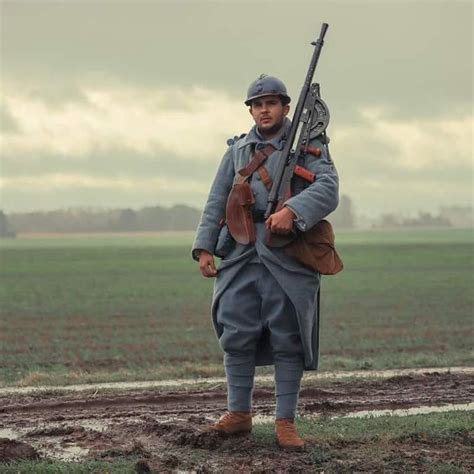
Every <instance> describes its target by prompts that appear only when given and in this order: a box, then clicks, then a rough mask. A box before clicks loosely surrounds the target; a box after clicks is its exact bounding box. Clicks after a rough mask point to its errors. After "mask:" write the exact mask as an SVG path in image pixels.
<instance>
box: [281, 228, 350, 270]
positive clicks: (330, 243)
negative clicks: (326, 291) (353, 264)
mask: <svg viewBox="0 0 474 474" xmlns="http://www.w3.org/2000/svg"><path fill="white" fill-rule="evenodd" d="M284 251H285V253H286V254H287V255H289V256H291V257H294V258H295V259H296V260H298V261H299V262H300V263H302V264H303V265H304V266H306V267H308V268H310V269H311V270H314V271H317V272H319V273H321V274H322V275H335V274H336V273H339V272H340V271H341V270H342V269H343V268H344V265H343V263H342V260H341V259H340V257H339V255H338V254H337V251H336V247H335V239H334V231H333V228H332V226H331V224H330V223H329V222H328V221H327V220H324V219H323V220H321V221H319V222H318V223H317V224H316V225H315V226H313V227H311V229H309V230H308V231H306V232H298V233H297V236H296V239H295V240H294V241H293V242H291V243H290V244H289V245H287V246H286V247H284Z"/></svg>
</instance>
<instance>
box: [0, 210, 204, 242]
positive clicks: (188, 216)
mask: <svg viewBox="0 0 474 474" xmlns="http://www.w3.org/2000/svg"><path fill="white" fill-rule="evenodd" d="M0 212H1V211H0ZM1 214H3V219H2V217H0V222H1V221H2V220H3V221H4V225H3V228H4V229H7V230H8V231H9V232H13V231H15V232H21V233H28V232H61V233H66V232H133V231H165V230H194V229H195V228H196V226H197V224H198V222H199V218H200V216H201V211H200V210H199V209H195V208H192V207H189V206H185V205H177V206H173V207H171V208H165V207H161V206H153V207H144V208H143V209H139V210H133V209H111V210H96V209H64V210H63V209H60V210H55V211H35V212H25V213H12V214H9V215H8V216H6V215H5V214H4V213H1ZM5 221H6V223H5ZM0 227H2V226H1V225H0ZM0 235H1V228H0Z"/></svg>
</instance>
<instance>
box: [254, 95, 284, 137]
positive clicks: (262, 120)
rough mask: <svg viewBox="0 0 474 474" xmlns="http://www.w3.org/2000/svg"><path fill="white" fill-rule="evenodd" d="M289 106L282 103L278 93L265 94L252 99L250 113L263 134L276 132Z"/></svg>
mask: <svg viewBox="0 0 474 474" xmlns="http://www.w3.org/2000/svg"><path fill="white" fill-rule="evenodd" d="M289 110H290V106H289V105H288V104H287V105H283V104H282V103H281V98H280V96H278V95H266V96H264V97H259V98H258V99H254V100H252V104H251V105H250V114H251V115H252V117H253V119H254V120H255V123H256V125H257V127H258V129H259V130H260V132H262V133H264V134H272V133H276V132H278V130H280V128H281V126H282V125H283V120H284V118H285V117H286V116H287V115H288V112H289Z"/></svg>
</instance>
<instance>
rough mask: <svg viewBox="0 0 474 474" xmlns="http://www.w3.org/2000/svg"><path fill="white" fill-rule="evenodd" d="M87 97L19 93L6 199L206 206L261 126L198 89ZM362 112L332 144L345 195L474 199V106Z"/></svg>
mask: <svg viewBox="0 0 474 474" xmlns="http://www.w3.org/2000/svg"><path fill="white" fill-rule="evenodd" d="M80 96H81V97H82V98H83V99H82V100H80V101H78V100H73V101H69V100H65V101H63V102H61V101H49V100H43V99H42V97H41V96H39V95H38V94H37V93H35V94H30V93H28V91H27V90H25V91H24V92H23V93H22V94H19V93H13V92H11V89H8V90H7V92H6V93H5V101H4V102H5V105H6V109H5V110H7V111H8V114H9V116H10V117H11V119H12V120H13V121H14V123H15V130H14V131H10V132H4V133H2V135H1V144H2V179H1V180H0V189H1V191H2V198H3V201H4V205H5V206H6V207H8V208H10V209H15V208H17V207H18V206H19V205H20V204H19V203H22V204H21V208H22V209H25V208H27V207H28V205H27V196H29V199H30V202H31V203H34V204H35V205H37V204H38V203H41V202H44V203H45V205H46V203H47V205H48V207H51V206H53V202H54V200H53V197H54V199H55V200H56V201H55V202H57V203H58V204H57V205H60V204H59V203H61V205H72V203H74V204H77V203H82V202H84V203H85V202H86V201H87V200H89V201H87V203H90V202H96V201H97V200H98V202H103V203H104V205H107V206H114V205H116V204H117V203H119V202H120V204H121V205H126V204H127V199H128V200H130V205H132V204H133V205H135V206H138V207H139V206H140V205H143V204H149V203H153V202H166V203H168V204H174V203H180V202H184V203H187V204H194V205H196V206H202V205H203V204H204V202H205V199H206V195H207V191H208V189H209V186H210V184H211V182H212V179H213V177H214V175H215V172H216V167H217V164H218V162H219V161H220V158H221V156H222V155H223V152H224V151H225V148H226V144H225V140H226V139H227V138H228V137H229V136H231V135H234V134H235V133H240V132H244V131H247V130H248V128H249V127H250V125H251V118H250V116H249V115H248V112H247V111H246V108H245V107H244V106H243V104H242V103H241V101H239V100H236V99H234V98H232V97H230V96H228V95H227V94H225V93H223V92H219V91H214V90H211V89H205V88H200V87H197V86H194V87H191V88H190V89H189V90H188V89H186V90H184V89H180V88H176V87H173V88H155V89H141V88H136V87H135V88H134V87H132V86H126V85H118V84H116V85H114V86H109V87H107V88H105V87H103V88H100V87H97V86H96V87H92V86H83V87H82V88H81V94H80ZM353 116H354V120H353V121H352V122H351V123H350V124H349V123H346V122H343V123H340V122H339V123H338V121H337V118H336V120H333V122H332V123H331V124H330V127H329V134H330V136H331V139H332V140H331V145H330V148H331V153H332V155H333V157H334V159H335V162H336V166H337V168H338V171H339V175H340V178H341V192H343V193H346V194H349V195H350V196H351V197H352V198H353V200H354V202H355V203H356V205H357V206H358V207H359V208H360V209H361V210H362V211H363V212H385V211H387V212H388V210H390V211H391V210H399V209H403V210H409V209H418V208H420V207H421V208H424V209H426V210H436V209H437V208H438V207H439V206H440V205H446V204H456V203H460V204H462V203H465V202H469V201H470V199H471V197H472V128H473V125H474V122H473V116H472V113H471V112H469V113H466V112H462V111H460V112H459V113H458V114H448V115H445V116H433V117H426V116H421V117H409V118H403V117H400V116H397V115H396V114H395V115H394V114H393V108H392V106H391V105H390V104H387V103H379V104H376V105H371V106H368V105H365V106H362V107H359V108H358V109H356V110H355V112H354V114H353ZM101 194H102V195H103V198H100V197H99V196H100V195H101ZM41 196H49V198H48V199H49V200H47V201H46V200H42V199H41Z"/></svg>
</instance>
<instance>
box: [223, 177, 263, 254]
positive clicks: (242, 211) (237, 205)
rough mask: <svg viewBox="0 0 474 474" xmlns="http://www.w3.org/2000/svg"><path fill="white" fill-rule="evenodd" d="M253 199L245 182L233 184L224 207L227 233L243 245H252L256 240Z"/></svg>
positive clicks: (250, 189)
mask: <svg viewBox="0 0 474 474" xmlns="http://www.w3.org/2000/svg"><path fill="white" fill-rule="evenodd" d="M254 203H255V197H254V195H253V192H252V188H251V187H250V185H249V183H247V181H243V182H238V183H236V184H234V186H233V187H232V190H231V191H230V193H229V197H228V199H227V206H226V221H227V225H228V227H229V232H230V234H231V235H232V237H233V238H234V239H235V241H236V242H238V243H239V244H243V245H248V244H254V243H255V240H256V230H255V223H254V222H253V218H252V206H253V205H254Z"/></svg>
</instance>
